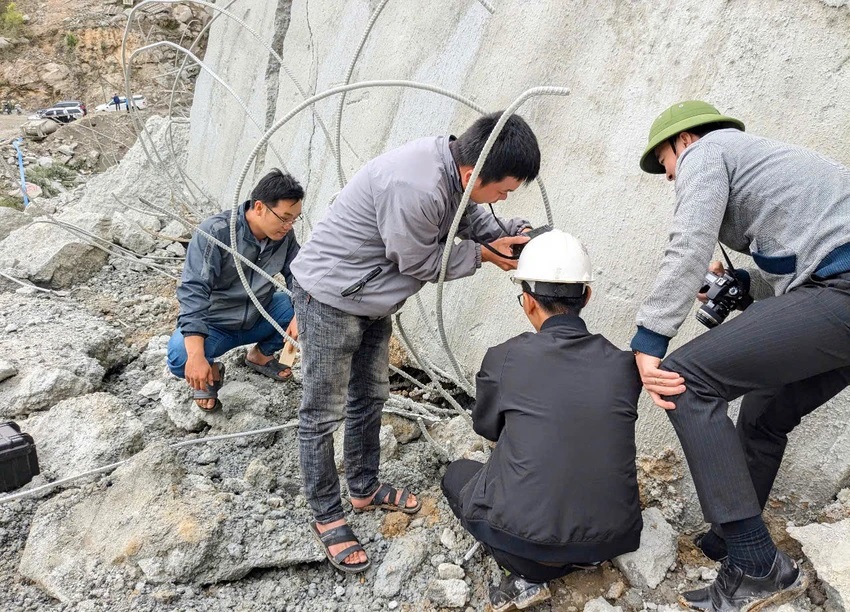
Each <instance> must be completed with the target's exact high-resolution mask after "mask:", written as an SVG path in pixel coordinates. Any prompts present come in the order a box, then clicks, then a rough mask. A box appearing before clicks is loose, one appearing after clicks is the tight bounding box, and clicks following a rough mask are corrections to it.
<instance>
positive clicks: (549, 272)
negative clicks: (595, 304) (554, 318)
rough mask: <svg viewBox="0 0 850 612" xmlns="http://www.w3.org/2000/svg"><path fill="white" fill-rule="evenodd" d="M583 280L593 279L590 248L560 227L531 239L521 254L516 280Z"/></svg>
mask: <svg viewBox="0 0 850 612" xmlns="http://www.w3.org/2000/svg"><path fill="white" fill-rule="evenodd" d="M522 281H525V282H527V283H529V284H530V285H531V286H532V291H534V283H535V282H544V283H563V284H567V283H571V284H572V283H581V284H587V283H590V282H592V281H593V270H592V268H591V267H590V256H589V255H588V254H587V249H586V248H584V245H583V244H582V243H581V242H579V241H578V240H577V239H576V238H575V237H573V236H572V235H570V234H568V233H566V232H562V231H561V230H559V229H553V230H552V231H549V232H546V233H545V234H540V235H539V236H536V237H534V238H532V239H531V240H529V241H528V242H527V243H526V244H525V248H523V250H522V254H521V255H520V257H519V264H518V265H517V269H516V272H515V273H514V282H515V283H520V282H522Z"/></svg>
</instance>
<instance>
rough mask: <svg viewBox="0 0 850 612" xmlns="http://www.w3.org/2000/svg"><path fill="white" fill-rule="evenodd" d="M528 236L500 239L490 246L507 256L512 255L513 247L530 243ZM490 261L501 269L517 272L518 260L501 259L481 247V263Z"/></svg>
mask: <svg viewBox="0 0 850 612" xmlns="http://www.w3.org/2000/svg"><path fill="white" fill-rule="evenodd" d="M528 240H529V239H528V236H525V235H523V236H506V237H504V238H499V239H498V240H494V241H493V242H491V243H490V246H491V247H493V248H494V249H496V250H497V251H499V252H500V253H504V254H505V255H510V254H511V246H512V245H514V244H524V243H526V242H528ZM485 261H489V262H490V263H491V264H495V265H497V266H498V267H500V268H501V269H502V270H516V265H517V260H516V259H505V258H504V257H499V256H498V255H496V254H495V253H493V252H492V251H490V250H488V249H487V248H485V247H483V246H482V247H481V262H482V263H483V262H485Z"/></svg>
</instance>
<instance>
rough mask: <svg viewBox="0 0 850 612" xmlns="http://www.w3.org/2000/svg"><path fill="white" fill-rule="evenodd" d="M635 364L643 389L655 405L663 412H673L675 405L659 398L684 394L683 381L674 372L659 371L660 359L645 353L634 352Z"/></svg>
mask: <svg viewBox="0 0 850 612" xmlns="http://www.w3.org/2000/svg"><path fill="white" fill-rule="evenodd" d="M635 363H637V367H638V370H639V371H640V380H641V382H642V383H643V388H644V389H646V392H647V393H649V396H650V397H651V398H652V401H653V402H655V405H656V406H659V407H661V408H664V410H674V409H675V408H676V404H674V403H673V402H668V401H665V400H663V399H662V398H661V396H662V395H679V394H680V393H684V392H685V379H684V378H682V377H681V376H679V375H678V374H676V373H675V372H668V371H667V370H662V369H660V368H659V367H658V366H659V365H661V359H659V358H658V357H653V356H652V355H647V354H646V353H639V352H635Z"/></svg>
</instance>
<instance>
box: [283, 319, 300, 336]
mask: <svg viewBox="0 0 850 612" xmlns="http://www.w3.org/2000/svg"><path fill="white" fill-rule="evenodd" d="M285 331H286V335H287V336H289V337H290V338H292V339H293V340H298V321H296V320H295V317H294V316H293V317H292V320H291V321H290V322H289V325H287V326H286V330H285Z"/></svg>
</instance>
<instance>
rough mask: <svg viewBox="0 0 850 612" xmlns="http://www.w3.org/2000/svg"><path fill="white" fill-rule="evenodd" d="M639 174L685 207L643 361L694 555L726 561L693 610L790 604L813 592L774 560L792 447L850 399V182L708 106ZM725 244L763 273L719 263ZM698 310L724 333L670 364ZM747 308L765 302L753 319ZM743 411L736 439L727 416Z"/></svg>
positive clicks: (675, 127) (653, 306)
mask: <svg viewBox="0 0 850 612" xmlns="http://www.w3.org/2000/svg"><path fill="white" fill-rule="evenodd" d="M640 166H641V168H642V169H643V170H644V171H645V172H649V173H653V174H666V176H667V179H668V180H670V181H675V185H676V207H675V214H674V219H673V227H672V228H671V232H670V242H669V245H668V247H667V250H666V252H665V256H664V260H663V262H662V264H661V269H660V272H659V274H658V276H657V278H656V280H655V283H654V285H653V289H652V291H651V292H650V294H649V297H647V298H646V300H645V301H644V303H643V305H642V306H641V308H640V310H639V312H638V315H637V325H638V329H637V333H636V334H635V336H634V338H633V339H632V343H631V346H632V349H633V350H634V352H635V359H636V361H637V365H638V369H639V370H640V373H641V380H642V382H643V385H644V388H645V389H646V390H647V392H648V393H649V394H650V396H651V397H652V399H653V401H654V402H655V403H656V404H657V405H658V406H660V407H661V408H664V409H665V410H667V415H668V416H669V417H670V421H671V422H672V424H673V427H674V429H675V430H676V434H677V435H678V437H679V440H680V442H681V443H682V448H683V450H684V452H685V456H686V457H687V460H688V465H689V466H690V470H691V474H692V475H693V479H694V483H695V485H696V490H697V495H698V497H699V501H700V505H701V507H702V511H703V514H704V515H705V519H706V521H708V522H709V523H711V524H712V529H711V530H710V531H708V532H706V533H704V534H701V535H700V536H698V537H697V539H696V541H695V543H696V544H697V546H698V547H699V548H700V549H701V550H702V551H703V552H704V553H705V554H706V556H708V557H709V558H711V559H713V560H716V561H723V565H722V567H721V569H720V572H719V575H718V577H717V580H715V582H714V584H712V585H711V586H709V587H707V588H703V589H698V590H696V591H690V592H686V593H683V594H682V596H681V598H680V601H681V603H683V604H684V605H686V606H688V607H690V608H694V609H699V610H713V611H714V610H716V611H721V610H722V611H726V610H738V609H751V608H752V607H754V606H757V605H758V604H764V603H766V602H768V601H769V602H770V603H779V602H781V601H783V600H787V599H790V598H791V597H793V596H795V595H797V594H799V593H801V592H802V591H803V590H804V589H805V587H806V578H805V575H804V574H803V572H802V571H801V570H800V568H799V567H798V566H797V564H796V563H795V562H794V561H793V560H791V559H790V558H789V557H788V556H787V555H786V554H785V553H783V552H781V551H778V550H777V548H776V546H775V545H774V543H773V541H772V540H771V538H770V535H769V534H768V532H767V529H766V527H765V525H764V522H763V520H762V517H761V512H762V509H763V508H764V505H765V502H766V501H767V497H768V495H769V494H770V490H771V488H772V487H773V482H774V479H775V478H776V473H777V471H778V469H779V465H780V463H781V462H782V456H783V453H784V451H785V445H786V443H787V436H788V433H789V432H790V431H791V430H792V429H794V427H795V426H796V425H798V424H799V423H800V420H801V419H802V418H803V417H804V416H805V415H806V414H808V413H810V412H812V411H813V410H815V409H816V408H817V407H819V406H821V405H822V404H824V403H825V402H826V401H828V400H829V399H831V398H832V397H834V396H835V395H836V394H838V393H839V392H840V391H841V390H842V389H844V388H845V387H847V386H848V384H850V169H848V168H847V167H845V166H842V165H841V164H839V163H837V162H835V161H832V160H830V159H827V158H825V157H823V156H821V155H819V154H817V153H815V152H813V151H809V150H806V149H803V148H801V147H796V146H792V145H787V144H783V143H780V142H776V141H774V140H769V139H767V138H762V137H759V136H753V135H750V134H745V133H744V124H743V123H742V122H741V121H739V120H738V119H734V118H732V117H728V116H724V115H722V114H720V113H719V112H718V110H717V109H716V108H714V107H713V106H711V105H710V104H707V103H705V102H700V101H687V102H681V103H679V104H675V105H673V106H671V107H670V108H668V109H667V110H665V111H664V112H663V113H661V115H659V116H658V117H657V118H656V120H655V122H654V123H653V124H652V127H651V128H650V134H649V143H648V145H647V147H646V150H645V151H644V153H643V156H642V157H641V160H640ZM718 241H719V242H721V243H722V244H723V245H725V246H727V247H728V248H730V249H732V250H734V251H737V252H739V253H745V254H747V255H750V256H752V258H753V260H754V262H755V264H756V267H755V268H752V269H733V268H732V267H731V262H730V263H728V264H727V266H724V264H723V263H721V262H719V261H711V259H712V255H713V253H714V248H715V244H716V243H717V242H718ZM706 268H708V270H709V274H706ZM695 294H698V295H697V297H698V298H699V299H700V301H702V302H703V305H702V306H701V308H700V310H699V312H698V313H697V319H698V320H700V322H702V323H704V324H705V325H706V326H708V327H709V328H711V329H710V330H709V331H708V332H707V333H704V334H702V335H700V336H699V337H697V338H696V339H694V340H692V341H690V342H688V343H687V344H685V345H684V346H682V347H681V348H679V349H677V350H676V351H674V352H673V353H672V354H670V355H669V356H668V357H667V358H666V359H664V355H665V353H666V352H667V345H668V343H669V341H670V339H671V338H672V337H673V336H675V335H676V332H677V331H678V329H679V326H680V325H681V324H682V321H683V320H684V319H685V317H686V316H687V314H688V312H689V310H690V308H691V305H692V300H693V297H694V295H695ZM748 294H751V296H752V298H755V299H756V300H757V301H756V302H755V304H753V305H752V306H751V307H749V308H747V306H749V303H750V302H751V301H752V300H751V298H750V296H749V295H748ZM744 308H747V310H746V312H743V313H742V314H741V315H740V316H737V317H734V318H733V319H731V320H729V321H727V322H726V323H723V321H724V319H725V318H726V316H727V315H728V314H730V312H731V311H733V310H743V309H744ZM721 323H723V324H722V325H720V324H721ZM662 359H663V361H662ZM741 396H743V401H742V403H741V411H740V416H739V418H738V424H737V428H736V427H735V426H734V425H733V423H732V421H731V420H730V419H729V418H728V416H727V408H728V402H729V401H730V400H733V399H735V398H738V397H741ZM736 429H737V431H736Z"/></svg>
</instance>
